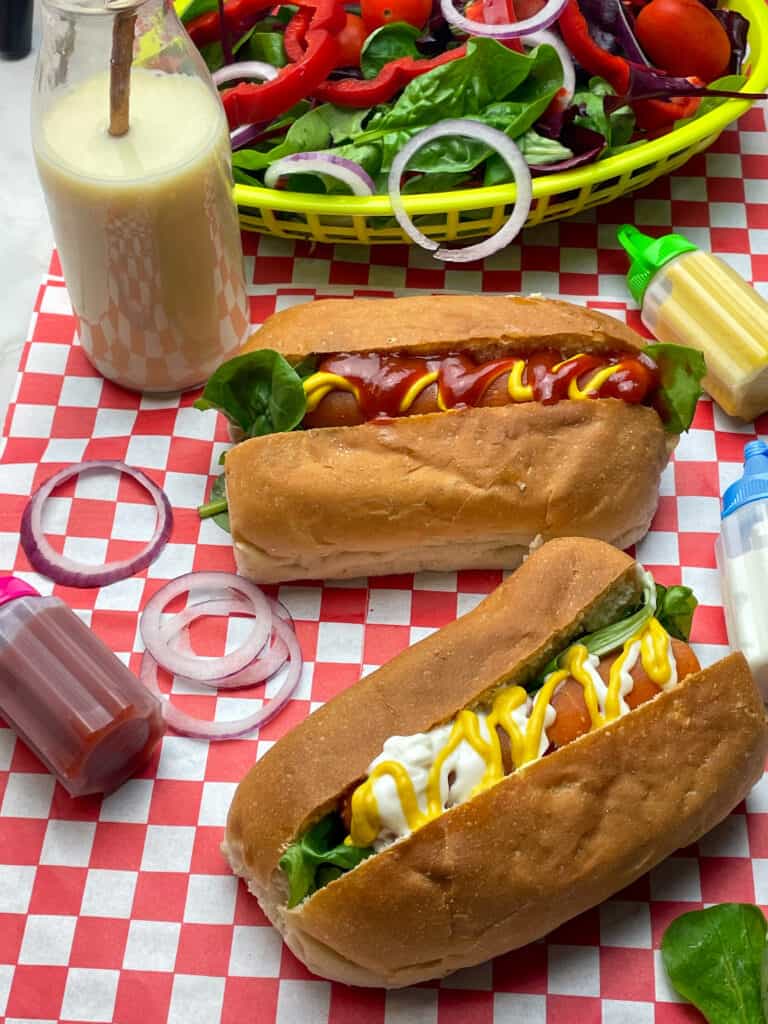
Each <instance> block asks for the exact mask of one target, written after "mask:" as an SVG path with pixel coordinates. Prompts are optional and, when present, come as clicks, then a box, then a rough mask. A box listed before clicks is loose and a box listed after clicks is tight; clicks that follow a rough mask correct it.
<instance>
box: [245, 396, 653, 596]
mask: <svg viewBox="0 0 768 1024" xmlns="http://www.w3.org/2000/svg"><path fill="white" fill-rule="evenodd" d="M667 457H668V437H667V435H666V434H665V432H664V429H663V427H662V424H661V421H660V419H659V417H658V416H657V415H656V413H655V412H654V410H653V409H649V408H646V407H645V406H637V405H628V404H626V403H624V402H621V401H617V400H615V399H605V400H601V401H584V402H569V401H566V402H560V403H558V404H557V405H548V406H547V405H542V404H540V403H526V404H525V405H519V406H505V407H500V408H492V409H491V408H489V409H463V410H460V411H456V412H452V413H434V414H430V415H427V416H409V417H403V418H402V419H397V420H394V421H392V422H389V423H387V424H378V423H366V424H362V425H361V426H357V427H328V428H324V429H318V430H306V431H299V432H296V433H291V434H272V435H269V436H267V437H257V438H253V439H251V440H249V441H244V442H243V443H242V444H239V445H237V446H236V447H235V448H233V449H232V450H231V451H230V452H229V453H228V455H227V459H226V474H227V497H228V500H229V515H230V524H231V529H232V540H233V543H234V549H235V560H236V562H237V568H238V572H240V573H241V574H242V575H243V576H246V577H249V578H251V579H253V580H256V581H258V582H262V583H269V582H276V581H280V580H291V579H330V578H336V579H341V578H350V577H356V576H366V575H381V574H386V573H399V572H417V571H420V570H424V569H430V570H449V569H457V568H464V569H469V568H485V569H489V568H499V567H501V568H514V567H515V566H516V565H518V564H519V563H520V561H521V559H522V557H523V555H524V554H525V552H526V551H527V550H528V547H529V545H530V543H531V542H532V541H533V540H534V538H535V537H537V536H541V537H543V538H544V539H549V538H552V537H558V536H566V535H581V536H584V537H596V538H598V539H601V540H605V541H608V542H609V543H613V544H615V545H617V546H619V547H626V546H628V545H629V544H633V543H634V542H635V541H637V540H639V539H640V538H641V537H642V536H643V535H644V534H645V533H646V531H647V530H648V527H649V525H650V522H651V519H652V518H653V514H654V512H655V510H656V504H657V501H658V487H659V478H660V476H661V472H662V470H663V468H664V466H665V465H666V462H667Z"/></svg>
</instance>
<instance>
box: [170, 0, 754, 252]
mask: <svg viewBox="0 0 768 1024" xmlns="http://www.w3.org/2000/svg"><path fill="white" fill-rule="evenodd" d="M189 2H190V0H177V4H176V7H177V10H178V11H179V13H183V10H184V9H185V8H186V7H187V5H188V3H189ZM728 7H729V8H731V9H732V10H735V11H739V12H740V13H742V14H743V15H744V16H745V17H746V18H748V19H749V23H750V29H749V47H750V50H749V56H748V66H749V69H750V74H749V78H748V80H747V82H746V83H745V85H744V87H743V90H742V91H743V92H753V93H754V92H764V91H765V89H766V87H768V7H767V6H766V4H765V0H729V2H728ZM750 106H751V101H750V100H737V99H731V100H726V101H725V102H724V103H722V104H721V105H720V106H718V107H716V108H715V109H714V110H711V111H710V112H709V113H708V114H705V115H704V116H702V117H700V118H699V119H698V120H696V121H692V122H691V123H690V124H687V125H684V126H683V127H681V128H677V129H676V130H675V131H672V132H669V133H668V134H667V135H664V136H662V137H661V138H659V139H654V140H653V141H651V142H646V143H644V144H643V145H642V146H638V147H637V148H635V149H630V150H627V151H626V152H625V153H619V154H618V155H617V156H613V157H609V158H608V159H606V160H600V161H598V162H597V163H595V164H592V165H590V166H587V167H581V168H576V169H574V170H571V171H564V172H561V173H560V174H551V175H545V176H544V177H539V178H534V180H533V204H532V206H531V212H530V214H529V216H528V220H527V221H526V226H527V227H532V226H533V225H534V224H540V223H542V222H543V221H548V220H557V219H559V218H561V217H570V216H571V215H572V214H574V213H579V212H580V211H581V210H586V209H589V208H590V207H592V206H599V205H601V204H602V203H609V202H611V200H613V199H618V198H619V196H623V195H626V194H627V193H628V192H633V191H634V190H635V189H638V188H642V187H643V186H644V185H647V184H648V183H649V182H651V181H653V180H654V179H656V178H658V177H660V176H661V175H662V174H668V173H669V172H670V171H673V170H674V169H675V168H676V167H680V166H681V165H682V164H684V163H685V162H686V161H687V160H690V158H691V157H692V156H695V154H696V153H700V152H701V151H702V150H704V149H706V148H707V147H708V146H711V145H712V143H713V142H714V141H715V139H717V137H718V135H719V134H720V132H721V131H722V130H723V129H724V128H725V127H726V125H728V124H730V123H731V122H732V121H735V120H736V119H737V118H739V117H741V115H742V114H744V113H745V112H746V111H747V110H748V109H749V107H750ZM235 199H236V201H237V205H238V209H239V211H240V224H241V226H242V227H243V229H244V230H246V231H260V232H263V233H265V234H269V235H278V236H279V237H281V238H301V239H307V240H312V241H315V242H331V243H334V244H338V243H344V242H348V243H352V244H356V245H359V244H363V245H381V244H392V243H402V242H408V241H409V239H408V237H407V235H405V234H404V233H403V231H402V230H401V229H400V227H399V225H397V224H396V223H393V222H392V207H391V205H390V202H389V198H388V196H386V195H378V196H370V197H364V198H357V197H354V196H325V195H310V194H305V193H299V192H289V191H284V190H280V189H270V188H261V187H257V186H251V185H239V184H238V185H235ZM514 199H515V186H514V185H512V184H508V185H495V186H493V187H492V188H471V189H457V190H456V191H454V192H435V193H431V194H428V195H406V196H405V197H404V200H405V208H406V210H407V211H408V213H409V214H410V216H411V217H418V218H419V227H420V229H421V230H422V231H423V232H424V234H425V235H428V236H429V237H430V238H433V239H435V240H437V241H441V242H443V241H449V242H450V241H457V240H462V239H465V238H476V237H487V236H488V235H492V234H494V233H495V232H496V231H498V229H499V228H500V227H501V225H502V224H503V223H504V221H505V220H506V219H507V217H508V216H509V213H510V209H511V204H512V203H513V202H514Z"/></svg>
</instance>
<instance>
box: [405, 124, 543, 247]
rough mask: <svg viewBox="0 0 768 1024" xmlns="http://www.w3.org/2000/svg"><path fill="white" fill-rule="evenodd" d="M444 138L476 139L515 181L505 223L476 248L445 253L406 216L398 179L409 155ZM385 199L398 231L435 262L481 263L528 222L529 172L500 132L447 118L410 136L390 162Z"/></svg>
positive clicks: (503, 245)
mask: <svg viewBox="0 0 768 1024" xmlns="http://www.w3.org/2000/svg"><path fill="white" fill-rule="evenodd" d="M447 135H459V136H463V137H464V138H470V139H477V140H478V141H479V142H483V143H485V145H486V146H489V147H490V148H491V149H493V150H495V151H496V152H497V153H498V154H499V156H500V157H502V159H503V160H504V161H505V163H506V164H507V166H508V167H509V169H510V170H511V171H512V174H513V176H514V179H515V204H514V206H513V208H512V213H511V214H510V217H509V219H508V220H507V222H506V223H505V224H504V225H503V226H502V227H501V228H499V230H498V231H497V232H496V234H495V235H491V237H490V238H484V239H483V241H482V242H478V243H477V244H476V245H468V246H465V247H464V248H463V249H447V248H445V247H443V246H439V245H438V243H437V242H435V241H433V240H432V239H431V238H427V236H426V235H425V234H424V233H423V232H422V231H419V229H418V228H417V227H416V225H415V224H414V223H413V221H412V220H411V218H410V217H409V216H408V214H407V213H406V210H405V205H404V204H403V199H402V196H401V193H400V179H401V178H402V176H403V172H404V171H405V169H406V167H407V166H408V162H409V161H410V159H411V158H412V157H413V155H414V154H415V153H416V152H417V151H418V150H420V149H421V148H422V146H426V145H427V143H429V142H432V141H433V140H434V139H442V138H445V136H447ZM387 186H388V191H389V198H390V201H391V203H392V212H393V213H394V215H395V217H396V218H397V222H398V224H399V225H400V227H401V228H402V229H403V231H405V233H406V234H407V235H408V237H409V238H411V239H412V240H413V241H414V242H416V244H417V245H420V246H422V247H423V248H424V249H427V250H428V251H430V252H431V253H432V254H433V255H434V257H435V259H438V260H446V261H448V262H451V263H468V262H470V261H471V260H482V259H485V258H486V256H491V255H492V254H493V253H495V252H498V251H499V250H500V249H503V248H504V247H505V246H507V245H509V243H510V242H511V241H512V240H513V238H515V236H516V235H517V234H518V233H519V232H520V230H521V229H522V227H523V225H524V224H525V222H526V220H527V218H528V212H529V211H530V209H531V202H532V201H533V191H532V186H531V172H530V170H529V168H528V164H527V163H526V162H525V158H524V157H523V154H522V153H521V152H520V150H519V149H518V148H517V146H516V145H515V143H514V142H513V141H512V140H511V139H510V138H509V137H508V136H506V135H505V134H504V133H503V132H500V131H498V129H496V128H491V127H490V125H486V124H481V123H480V122H479V121H472V120H471V119H469V118H466V119H463V118H448V119H447V120H445V121H438V122H437V124H433V125H431V126H430V127H429V128H425V129H424V130H423V131H421V132H417V133H416V134H415V135H413V136H412V137H411V138H410V139H409V140H408V141H407V142H406V144H405V145H404V146H403V148H402V149H401V150H400V152H399V153H398V154H397V156H396V157H395V159H394V160H393V161H392V168H391V170H390V172H389V180H388V182H387Z"/></svg>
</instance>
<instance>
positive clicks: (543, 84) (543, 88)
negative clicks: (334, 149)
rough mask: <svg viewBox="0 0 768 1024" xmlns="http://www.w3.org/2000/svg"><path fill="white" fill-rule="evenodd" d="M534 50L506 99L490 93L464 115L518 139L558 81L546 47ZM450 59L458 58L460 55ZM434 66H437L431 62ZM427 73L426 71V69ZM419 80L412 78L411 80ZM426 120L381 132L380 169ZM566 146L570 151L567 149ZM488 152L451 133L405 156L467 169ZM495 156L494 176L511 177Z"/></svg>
mask: <svg viewBox="0 0 768 1024" xmlns="http://www.w3.org/2000/svg"><path fill="white" fill-rule="evenodd" d="M502 49H503V47H502ZM491 52H493V51H491ZM507 52H508V53H509V52H514V51H507ZM534 52H535V56H534V57H533V63H532V64H531V67H530V73H529V75H528V77H527V78H526V79H525V81H524V82H523V83H522V85H520V86H519V88H517V89H515V91H514V93H513V94H512V95H511V96H510V97H508V98H507V99H495V100H493V102H491V103H489V104H487V105H486V106H485V107H483V108H482V109H480V110H479V111H477V112H468V113H467V114H466V115H465V116H466V117H467V119H468V120H472V121H480V122H481V123H483V124H487V125H490V126H491V127H492V128H497V129H498V130H499V131H501V132H504V133H505V134H506V135H508V136H509V137H510V138H511V139H516V140H519V138H520V136H523V135H524V134H525V132H527V131H528V130H529V129H530V128H531V126H532V125H533V124H535V122H536V121H538V119H539V118H540V117H541V115H542V114H543V113H544V111H545V110H546V109H547V107H548V106H549V104H550V103H551V101H552V99H553V97H554V96H555V94H556V93H557V90H558V89H559V88H560V86H561V85H562V66H561V64H560V62H559V60H558V59H557V55H556V54H555V51H554V50H552V49H551V47H548V46H542V47H539V48H538V50H536V51H534ZM454 63H456V64H460V63H461V61H460V60H459V61H455V62H454ZM446 66H448V65H446ZM435 70H436V71H439V70H441V69H440V68H436V69H435ZM432 73H433V72H428V74H432ZM426 77H427V75H423V76H422V78H426ZM420 80H421V79H416V80H415V81H420ZM412 84H413V83H412ZM375 120H376V118H375V117H374V118H372V119H371V121H370V122H369V124H370V125H371V126H373V125H374V123H375ZM437 120H439V111H438V112H437V115H436V116H432V115H430V123H431V121H437ZM426 126H427V122H425V123H424V124H416V123H414V124H412V125H409V126H407V127H405V128H401V129H398V130H397V131H391V132H388V133H386V134H385V135H384V137H383V138H382V140H381V146H382V160H381V169H382V170H384V171H387V170H389V168H390V167H391V166H392V161H393V160H394V159H395V156H396V155H397V153H398V152H399V151H400V150H401V149H402V147H403V146H404V145H405V143H406V142H407V141H408V139H409V138H410V137H411V136H412V135H414V134H415V133H416V132H417V131H419V130H421V129H422V128H424V127H426ZM371 134H372V131H366V133H365V136H363V137H365V138H370V135H371ZM518 144H519V143H518ZM558 152H562V150H558ZM567 152H568V154H569V155H570V150H569V151H567ZM492 154H494V151H493V150H492V149H489V148H488V147H487V146H486V145H484V143H482V142H479V141H478V140H476V139H471V138H466V137H462V136H450V137H448V138H445V139H435V141H434V142H431V143H430V144H429V145H427V146H424V147H423V148H422V149H420V150H419V151H418V153H416V154H415V155H414V157H413V159H412V160H410V161H409V163H408V170H409V172H414V171H415V172H422V173H425V174H426V173H428V174H460V173H463V174H466V173H469V172H470V171H472V170H474V169H475V168H476V167H478V166H479V165H480V164H481V163H483V161H484V160H487V159H488V157H489V156H491V158H492V159H494V157H495V154H494V156H492ZM497 159H498V161H499V163H500V164H501V166H502V168H503V172H502V173H501V175H500V176H499V180H503V181H508V180H509V179H510V177H511V174H510V171H509V168H507V165H506V164H505V163H504V161H503V160H501V157H498V158H497ZM558 159H561V157H558ZM494 184H495V182H494Z"/></svg>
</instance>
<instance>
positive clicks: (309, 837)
mask: <svg viewBox="0 0 768 1024" xmlns="http://www.w3.org/2000/svg"><path fill="white" fill-rule="evenodd" d="M345 835H346V829H345V828H344V823H343V822H342V820H341V818H340V817H339V815H338V814H327V815H326V816H325V817H324V818H322V819H321V820H320V821H318V822H317V824H316V825H313V826H312V828H311V829H310V830H309V831H308V832H305V833H304V835H303V836H302V837H301V839H299V840H298V841H297V842H295V843H292V844H291V846H289V847H288V849H287V850H286V851H285V853H284V854H283V856H282V857H281V858H280V867H281V868H282V869H283V871H284V872H285V874H286V876H287V878H288V889H289V892H288V906H289V907H295V906H296V904H297V903H301V901H302V900H303V899H304V898H305V896H310V895H311V894H312V893H313V892H316V891H317V890H318V889H322V888H323V886H325V885H328V883H329V882H333V881H334V880H335V879H337V878H340V877H341V876H342V875H343V874H344V872H345V871H351V870H352V868H356V867H357V865H358V864H359V863H360V862H361V861H363V860H365V858H366V857H370V856H371V854H372V853H373V852H374V850H373V848H372V847H370V846H369V847H361V846H348V845H347V844H346V843H345V842H344V836H345Z"/></svg>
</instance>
